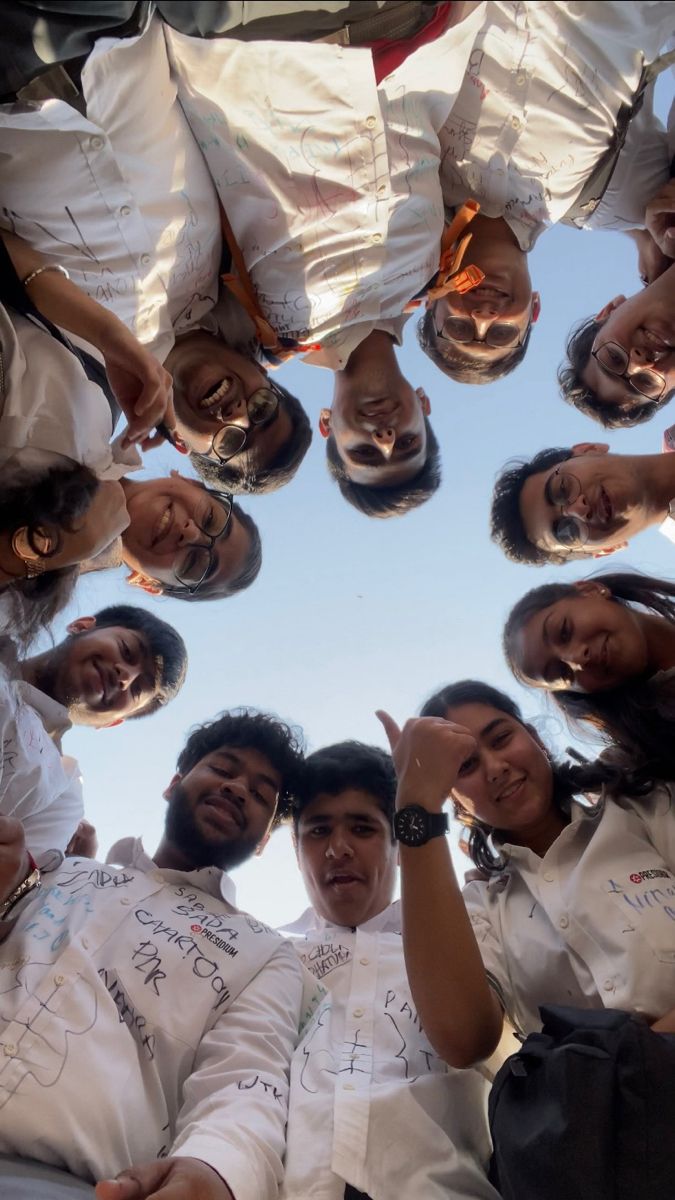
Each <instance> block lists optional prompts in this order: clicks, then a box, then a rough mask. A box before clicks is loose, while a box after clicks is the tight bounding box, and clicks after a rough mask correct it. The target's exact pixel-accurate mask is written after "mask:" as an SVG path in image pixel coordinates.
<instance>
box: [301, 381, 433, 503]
mask: <svg viewBox="0 0 675 1200" xmlns="http://www.w3.org/2000/svg"><path fill="white" fill-rule="evenodd" d="M430 412H431V405H430V403H429V399H428V397H427V396H426V395H425V393H424V392H423V391H422V389H421V388H418V389H417V391H415V390H414V389H413V388H412V386H411V385H410V384H409V383H408V381H407V380H406V379H404V378H403V376H401V375H399V376H398V378H396V379H395V380H394V382H393V383H392V384H391V386H390V387H389V389H388V390H387V392H386V393H385V394H378V395H369V394H366V393H365V392H364V390H363V389H362V388H360V387H356V386H354V384H353V382H352V380H351V379H350V378H349V377H348V376H346V375H343V374H341V373H338V374H337V375H336V382H335V394H334V397H333V407H332V408H324V409H322V410H321V418H320V421H319V429H320V430H321V433H322V434H323V435H324V437H329V436H331V435H332V436H333V437H334V439H335V445H336V448H337V452H338V454H339V456H340V459H341V460H342V462H343V463H344V466H345V468H346V471H347V474H348V476H349V478H350V480H351V481H352V483H359V484H364V485H365V486H367V487H393V486H396V485H397V484H401V483H405V482H406V481H407V480H409V479H413V478H414V477H415V475H417V474H418V473H419V472H420V471H421V470H422V467H423V466H424V462H425V459H426V454H427V431H426V426H425V421H424V418H425V417H426V416H428V415H429V413H430Z"/></svg>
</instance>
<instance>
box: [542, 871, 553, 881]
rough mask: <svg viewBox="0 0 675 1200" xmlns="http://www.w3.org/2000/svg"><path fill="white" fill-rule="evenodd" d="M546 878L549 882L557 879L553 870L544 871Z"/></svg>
mask: <svg viewBox="0 0 675 1200" xmlns="http://www.w3.org/2000/svg"><path fill="white" fill-rule="evenodd" d="M544 879H545V880H546V882H547V883H553V880H554V879H555V875H554V874H553V871H544Z"/></svg>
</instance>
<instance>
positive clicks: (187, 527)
mask: <svg viewBox="0 0 675 1200" xmlns="http://www.w3.org/2000/svg"><path fill="white" fill-rule="evenodd" d="M180 544H181V546H208V544H209V536H208V534H207V533H204V531H203V529H200V528H199V526H198V524H197V522H196V521H195V519H194V517H191V516H186V518H185V520H184V521H183V526H182V528H181V530H180Z"/></svg>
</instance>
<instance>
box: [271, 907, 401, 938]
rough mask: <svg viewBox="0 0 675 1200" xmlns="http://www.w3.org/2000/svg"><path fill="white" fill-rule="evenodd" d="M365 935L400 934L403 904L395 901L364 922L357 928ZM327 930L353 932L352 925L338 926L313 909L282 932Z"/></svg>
mask: <svg viewBox="0 0 675 1200" xmlns="http://www.w3.org/2000/svg"><path fill="white" fill-rule="evenodd" d="M357 928H358V929H359V930H360V931H363V932H364V933H400V932H401V902H400V900H394V902H393V904H389V905H388V906H387V908H385V909H383V910H382V912H380V913H377V915H376V916H374V917H371V918H370V920H369V921H364V922H363V924H362V925H359V926H358V927H357ZM327 929H349V930H353V926H351V925H336V924H335V923H334V922H332V921H327V920H326V919H325V917H321V916H319V914H318V913H317V912H316V911H315V910H314V909H313V908H306V909H305V911H304V913H303V914H302V916H300V917H298V919H297V921H292V922H291V924H290V925H283V926H282V932H283V933H287V934H296V935H297V934H308V933H323V932H325V931H326V930H327Z"/></svg>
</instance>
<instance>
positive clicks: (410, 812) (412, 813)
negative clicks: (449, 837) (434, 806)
mask: <svg viewBox="0 0 675 1200" xmlns="http://www.w3.org/2000/svg"><path fill="white" fill-rule="evenodd" d="M393 824H394V837H395V838H396V839H397V841H399V842H401V843H402V844H403V845H404V846H424V845H426V843H427V842H428V841H430V840H431V838H435V837H441V836H442V835H443V834H445V833H447V831H448V817H447V813H444V812H440V813H433V812H429V810H428V809H426V808H422V805H421V804H408V805H406V807H405V808H400V809H399V810H398V812H396V813H394V823H393Z"/></svg>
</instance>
